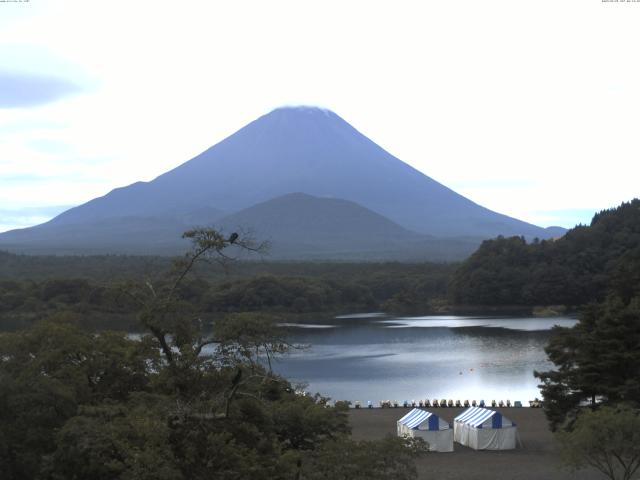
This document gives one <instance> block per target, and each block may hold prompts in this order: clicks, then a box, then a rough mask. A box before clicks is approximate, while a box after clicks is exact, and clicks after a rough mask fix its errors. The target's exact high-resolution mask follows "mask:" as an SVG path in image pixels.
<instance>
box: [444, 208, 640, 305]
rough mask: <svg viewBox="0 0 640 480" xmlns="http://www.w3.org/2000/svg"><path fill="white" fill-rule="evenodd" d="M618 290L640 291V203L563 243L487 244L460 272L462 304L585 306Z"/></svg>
mask: <svg viewBox="0 0 640 480" xmlns="http://www.w3.org/2000/svg"><path fill="white" fill-rule="evenodd" d="M612 287H615V289H616V291H617V292H625V293H624V295H625V296H629V297H630V296H632V295H633V294H634V292H635V293H636V294H638V293H640V200H639V199H634V200H632V201H631V202H628V203H623V204H622V205H620V206H619V207H617V208H613V209H610V210H604V211H602V212H600V213H598V214H596V215H595V216H594V217H593V220H592V221H591V225H589V226H584V225H579V226H577V227H575V228H574V229H572V230H570V231H569V232H567V233H566V234H565V235H564V236H563V237H562V238H560V239H557V240H542V241H533V242H531V243H527V242H526V241H525V240H524V239H523V238H522V237H510V238H504V237H498V238H497V239H495V240H487V241H485V242H483V243H482V245H481V246H480V248H479V249H478V250H477V251H476V252H475V253H474V254H473V255H472V256H471V257H470V258H469V259H467V260H466V261H465V262H464V263H463V264H462V265H461V266H460V268H459V269H458V270H457V271H456V273H455V274H454V277H453V279H452V281H451V284H450V289H449V295H450V299H451V301H452V302H454V303H456V304H459V305H531V306H533V305H568V306H578V305H584V304H586V303H589V302H592V301H601V300H602V299H603V298H604V297H605V296H606V294H607V292H608V291H609V289H611V288H612Z"/></svg>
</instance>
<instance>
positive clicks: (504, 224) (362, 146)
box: [0, 107, 557, 246]
mask: <svg viewBox="0 0 640 480" xmlns="http://www.w3.org/2000/svg"><path fill="white" fill-rule="evenodd" d="M291 192H302V193H305V194H308V195H311V196H314V197H319V198H336V199H343V200H346V201H350V202H355V203H356V204H358V205H360V206H362V207H364V208H366V209H368V210H371V211H372V212H375V213H376V214H379V215H381V216H383V217H386V219H388V220H390V221H392V222H394V223H396V224H398V225H399V226H401V227H402V228H404V229H407V230H411V231H414V232H416V233H420V234H423V235H431V236H434V237H474V238H476V237H478V238H479V237H481V238H490V237H495V236H497V235H505V236H511V235H523V236H526V237H528V238H533V237H540V238H548V237H551V236H557V231H554V232H551V231H548V230H546V229H544V228H541V227H537V226H535V225H532V224H529V223H526V222H522V221H520V220H517V219H513V218H511V217H508V216H506V215H502V214H499V213H496V212H492V211H491V210H488V209H486V208H484V207H482V206H480V205H478V204H476V203H474V202H473V201H471V200H468V199H466V198H465V197H463V196H461V195H459V194H458V193H456V192H454V191H453V190H451V189H450V188H448V187H446V186H444V185H442V184H440V183H438V182H436V181H435V180H433V179H431V178H429V177H428V176H426V175H424V174H423V173H421V172H419V171H418V170H416V169H415V168H413V167H411V166H410V165H408V164H406V163H404V162H402V161H401V160H399V159H397V158H396V157H394V156H393V155H391V154H390V153H388V152H387V151H386V150H384V149H383V148H381V147H380V146H378V145H377V144H375V143H374V142H373V141H371V140H370V139H368V138H367V137H366V136H365V135H363V134H362V133H360V132H359V131H358V130H356V129H355V128H354V127H353V126H351V125H350V124H348V123H347V122H346V121H345V120H343V119H342V118H341V117H339V116H338V115H337V114H335V113H333V112H331V111H328V110H324V109H318V108H316V107H288V108H280V109H276V110H273V111H272V112H270V113H268V114H266V115H263V116H262V117H260V118H258V119H256V120H254V121H253V122H251V123H249V124H248V125H246V126H245V127H243V128H241V129H240V130H238V131H237V132H236V133H234V134H232V135H230V136H229V137H227V138H225V139H224V140H222V141H221V142H219V143H217V144H215V145H214V146H212V147H210V148H208V149H207V150H205V151H204V152H202V153H201V154H199V155H197V156H196V157H194V158H193V159H191V160H189V161H187V162H185V163H183V164H181V165H179V166H178V167H176V168H174V169H172V170H170V171H168V172H165V173H164V174H162V175H159V176H158V177H157V178H155V179H154V180H152V181H150V182H136V183H134V184H131V185H129V186H126V187H121V188H117V189H114V190H112V191H111V192H109V193H108V194H106V195H105V196H103V197H99V198H95V199H93V200H91V201H89V202H87V203H85V204H83V205H80V206H78V207H75V208H72V209H69V210H67V211H65V212H63V213H61V214H60V215H58V216H57V217H56V218H54V219H52V220H50V221H49V222H47V223H45V224H42V225H39V226H36V227H32V228H31V229H25V230H23V231H22V233H20V234H16V233H15V232H16V231H14V233H11V232H8V233H5V234H0V246H2V244H6V243H7V240H8V239H10V238H14V239H15V238H16V236H18V237H21V238H23V239H28V238H29V237H30V236H31V237H33V236H34V235H35V232H37V233H38V235H37V236H39V238H42V242H46V238H45V237H46V234H45V233H46V231H51V232H52V233H53V231H54V230H57V229H59V228H61V227H64V226H71V225H76V227H74V228H75V229H76V230H78V235H82V233H81V230H82V225H85V227H86V228H90V227H89V226H90V225H95V224H96V222H110V223H112V224H113V225H114V228H124V227H118V225H117V224H118V221H117V219H121V220H122V219H124V218H134V217H139V218H158V219H162V218H165V219H166V221H167V224H169V223H171V222H174V221H176V219H178V220H177V223H184V221H183V220H184V219H186V218H188V217H189V216H191V217H194V215H193V212H194V211H196V210H205V211H206V210H210V211H211V212H216V213H215V214H211V215H209V216H206V215H205V216H204V217H202V216H201V218H202V219H203V220H208V221H205V222H203V221H198V222H195V223H211V222H212V221H214V220H217V219H219V218H220V217H222V216H228V215H232V214H234V213H237V212H239V211H241V210H243V209H246V208H250V207H252V206H254V205H257V204H260V203H263V202H266V201H269V200H271V199H274V198H277V197H280V196H282V195H285V194H289V193H291ZM195 217H198V215H196V216H195ZM199 218H200V217H199ZM195 219H196V218H194V220H195ZM120 223H123V222H120ZM124 223H126V222H124ZM192 223H194V222H192ZM116 233H117V232H116ZM119 234H121V235H126V232H120V233H119ZM33 241H34V242H35V240H33Z"/></svg>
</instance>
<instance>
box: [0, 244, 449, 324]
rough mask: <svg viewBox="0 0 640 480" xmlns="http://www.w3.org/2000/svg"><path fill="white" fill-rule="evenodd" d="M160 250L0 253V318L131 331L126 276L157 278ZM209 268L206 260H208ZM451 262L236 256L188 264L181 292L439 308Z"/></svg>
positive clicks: (298, 309) (276, 301)
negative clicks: (213, 263) (221, 263)
mask: <svg viewBox="0 0 640 480" xmlns="http://www.w3.org/2000/svg"><path fill="white" fill-rule="evenodd" d="M171 261H172V259H169V258H163V257H126V256H89V257H54V256H50V257H30V256H19V255H13V254H8V253H0V267H2V268H1V269H0V324H1V325H2V328H4V329H16V328H21V327H26V326H29V325H31V324H33V323H34V322H35V321H37V320H38V319H41V318H46V317H47V316H50V315H52V314H54V313H56V312H59V311H65V312H68V313H71V314H76V315H79V316H82V317H83V319H84V320H83V322H85V324H86V326H87V327H90V328H100V329H104V328H108V329H119V330H135V329H136V328H137V319H136V316H135V311H136V305H135V304H134V303H133V302H132V300H131V298H130V297H129V295H128V294H127V291H128V289H129V288H130V285H131V283H132V282H137V281H143V280H145V281H154V282H160V283H161V282H162V278H163V275H164V274H165V273H164V272H166V270H167V269H168V268H169V267H170V265H171ZM208 267H210V266H208ZM455 268H456V265H455V264H433V263H423V264H402V263H362V264H354V263H284V262H283V263H278V262H272V263H262V262H238V263H235V264H233V266H232V267H231V268H228V269H226V270H225V269H220V268H218V269H216V268H206V266H204V265H199V266H197V268H194V273H193V276H191V277H190V278H189V279H185V281H184V282H182V283H181V285H180V290H181V291H180V293H181V295H182V298H184V299H185V300H187V301H189V302H190V303H191V304H192V305H193V306H194V308H197V309H198V311H199V312H201V313H202V314H203V315H204V316H205V317H215V316H218V315H219V314H224V313H229V312H239V311H267V312H271V313H276V314H296V315H300V314H327V315H330V314H334V313H345V312H351V311H374V310H375V311H377V310H386V311H402V312H417V313H424V312H427V311H434V310H436V309H437V308H440V307H441V306H442V304H443V303H444V299H445V297H446V293H447V284H448V282H449V279H450V278H451V275H452V273H453V271H454V270H455Z"/></svg>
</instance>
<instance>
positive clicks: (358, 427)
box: [349, 407, 603, 480]
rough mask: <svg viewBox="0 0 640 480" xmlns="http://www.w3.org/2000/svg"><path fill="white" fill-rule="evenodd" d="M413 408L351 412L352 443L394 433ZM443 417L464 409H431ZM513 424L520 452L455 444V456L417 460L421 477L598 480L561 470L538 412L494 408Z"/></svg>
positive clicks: (594, 475)
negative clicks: (403, 417)
mask: <svg viewBox="0 0 640 480" xmlns="http://www.w3.org/2000/svg"><path fill="white" fill-rule="evenodd" d="M408 410H409V409H408V408H404V407H398V408H371V409H369V408H359V409H356V408H352V409H350V410H349V422H350V424H351V427H352V434H351V435H352V438H353V439H354V440H374V439H381V438H384V437H385V436H386V435H394V436H395V435H396V421H397V420H398V419H400V418H401V417H402V416H403V415H405V414H406V413H407V411H408ZM426 410H429V411H431V412H433V413H435V414H436V415H438V416H440V418H442V419H444V420H446V421H447V422H449V424H452V423H453V419H454V417H456V416H457V415H459V414H460V413H461V412H462V411H464V410H465V409H464V408H456V407H452V408H450V407H447V408H429V409H426ZM493 410H497V411H499V412H500V413H502V414H503V415H504V416H505V417H507V418H508V419H510V420H512V421H513V422H515V424H516V426H517V427H518V434H519V436H520V440H521V442H522V448H517V449H515V450H505V451H475V450H472V449H470V448H467V447H463V446H462V445H460V444H458V443H454V451H453V452H452V453H435V452H431V453H428V454H426V455H425V456H423V457H422V458H419V459H418V460H416V467H417V470H418V479H420V480H423V479H424V480H426V479H433V478H437V479H438V480H458V479H460V480H462V479H464V480H467V479H474V480H475V479H477V480H496V479H513V480H540V479H544V480H574V479H575V480H578V479H580V480H597V479H601V478H603V477H602V474H600V473H599V472H596V471H595V470H582V471H579V472H575V473H571V472H569V471H567V470H565V469H562V466H561V463H560V456H559V454H558V451H557V448H556V445H555V441H554V438H553V434H552V433H551V431H550V430H549V427H548V424H547V419H546V418H545V416H544V412H543V411H542V409H540V408H528V407H527V408H514V407H511V408H495V409H493Z"/></svg>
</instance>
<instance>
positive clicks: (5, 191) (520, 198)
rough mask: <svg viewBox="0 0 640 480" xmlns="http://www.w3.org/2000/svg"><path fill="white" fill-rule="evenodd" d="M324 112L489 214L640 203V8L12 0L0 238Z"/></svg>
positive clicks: (575, 214) (578, 216)
mask: <svg viewBox="0 0 640 480" xmlns="http://www.w3.org/2000/svg"><path fill="white" fill-rule="evenodd" d="M283 105H317V106H321V107H324V108H328V109H331V110H333V111H334V112H336V113H337V114H338V115H340V116H341V117H343V118H344V119H345V120H347V121H348V122H349V123H351V124H352V125H353V126H354V127H355V128H357V129H358V130H360V131H361V132H362V133H363V134H365V135H367V136H368V137H369V138H371V139H372V140H373V141H375V142H376V143H378V144H379V145H380V146H382V147H383V148H385V149H386V150H387V151H389V152H390V153H392V154H393V155H395V156H396V157H398V158H400V159H401V160H403V161H404V162H406V163H408V164H410V165H412V166H413V167H415V168H417V169H418V170H420V171H422V172H423V173H425V174H426V175H428V176H430V177H432V178H434V179H435V180H437V181H439V182H441V183H443V184H445V185H447V186H448V187H450V188H452V189H454V190H456V191H457V192H459V193H461V194H462V195H465V196H466V197H468V198H470V199H471V200H473V201H475V202H477V203H479V204H481V205H484V206H486V207H488V208H491V209H492V210H495V211H498V212H500V213H505V214H508V215H511V216H513V217H516V218H519V219H522V220H526V221H529V222H532V223H535V224H538V225H541V226H549V225H562V226H565V227H572V226H573V225H575V224H576V223H580V222H582V223H588V222H589V221H590V219H591V217H592V215H593V213H594V212H595V211H598V210H602V209H604V208H610V207H614V206H616V205H618V204H620V203H621V202H623V201H628V200H631V199H632V198H634V197H637V196H640V181H639V178H638V177H639V173H640V161H639V160H640V141H639V140H640V113H639V112H640V1H638V2H622V1H620V2H604V1H602V0H565V1H563V0H553V1H547V0H535V1H533V0H528V1H524V0H522V1H520V0H505V1H492V0H456V1H444V0H436V1H427V0H422V1H415V2H404V1H398V0H393V1H391V0H389V1H385V2H378V1H372V0H366V1H354V0H350V1H346V0H342V1H326V0H324V1H314V2H312V1H304V0H295V1H277V0H276V1H274V0H270V1H264V0H262V1H242V0H236V1H188V0H180V1H175V0H174V1H158V0H155V1H143V0H135V1H129V2H113V1H104V0H91V1H89V0H81V1H65V0H51V1H49V2H45V1H41V0H31V1H28V2H27V1H23V2H12V1H9V0H8V1H6V2H0V231H4V230H8V229H11V228H18V227H24V226H29V225H33V224H37V223H41V222H42V221H45V220H48V219H49V218H51V217H52V216H54V215H55V214H56V213H58V212H60V211H61V210H63V209H65V208H68V207H69V206H72V205H77V204H80V203H83V202H86V201H88V200H90V199H92V198H94V197H97V196H101V195H104V194H106V193H107V192H109V191H110V190H111V189H113V188H116V187H120V186H124V185H128V184H130V183H133V182H135V181H138V180H144V181H148V180H152V179H153V178H155V177H156V176H158V175H160V174H161V173H163V172H165V171H167V170H169V169H171V168H173V167H176V166H177V165H179V164H181V163H183V162H185V161H187V160H189V159H190V158H192V157H193V156H195V155H196V154H198V153H200V152H201V151H203V150H205V149H206V148H208V147H210V146H211V145H213V144H215V143H217V142H219V141H220V140H222V139H223V138H225V137H226V136H228V135H229V134H231V133H233V132H234V131H236V130H237V129H239V128H241V127H242V126H244V125H245V124H246V123H248V122H250V121H252V120H254V119H255V118H257V117H259V116H260V115H263V114H265V113H267V112H269V111H270V110H272V109H274V108H276V107H279V106H283Z"/></svg>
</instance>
